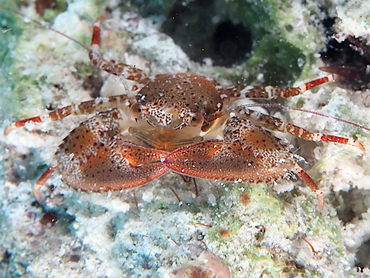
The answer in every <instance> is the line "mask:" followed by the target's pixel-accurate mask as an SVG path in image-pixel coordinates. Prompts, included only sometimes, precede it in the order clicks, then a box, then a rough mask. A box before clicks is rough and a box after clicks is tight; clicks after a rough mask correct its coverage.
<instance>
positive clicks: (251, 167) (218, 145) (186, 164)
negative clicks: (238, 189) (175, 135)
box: [163, 140, 291, 183]
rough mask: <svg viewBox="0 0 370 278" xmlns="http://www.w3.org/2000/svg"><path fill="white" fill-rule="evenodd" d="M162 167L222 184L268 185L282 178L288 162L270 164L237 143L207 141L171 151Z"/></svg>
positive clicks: (289, 164) (289, 163) (288, 165)
mask: <svg viewBox="0 0 370 278" xmlns="http://www.w3.org/2000/svg"><path fill="white" fill-rule="evenodd" d="M163 164H164V165H166V166H167V167H168V168H169V169H171V170H172V171H175V172H177V173H180V174H183V175H188V176H193V177H199V178H206V179H214V180H221V181H238V182H242V181H243V182H250V183H258V182H268V181H271V180H277V179H280V178H283V177H284V176H285V175H286V171H285V169H287V168H288V169H289V168H291V162H290V161H288V160H287V161H286V162H281V163H280V164H275V165H274V164H271V163H268V162H266V161H265V160H264V157H263V156H261V157H259V156H256V155H255V153H253V152H252V151H251V150H250V149H248V148H243V147H242V145H241V144H239V143H238V142H225V141H220V140H209V141H204V142H200V143H195V144H192V145H189V146H185V147H182V148H179V149H177V150H175V151H173V152H171V153H170V154H169V155H168V156H167V157H166V158H165V159H164V160H163Z"/></svg>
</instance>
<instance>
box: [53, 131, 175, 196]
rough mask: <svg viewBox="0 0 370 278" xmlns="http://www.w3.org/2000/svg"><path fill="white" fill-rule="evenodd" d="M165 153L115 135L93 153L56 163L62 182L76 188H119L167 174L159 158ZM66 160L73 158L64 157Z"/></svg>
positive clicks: (135, 184)
mask: <svg viewBox="0 0 370 278" xmlns="http://www.w3.org/2000/svg"><path fill="white" fill-rule="evenodd" d="M167 154H168V152H166V151H161V150H157V149H153V148H147V147H142V146H139V145H136V144H133V143H130V142H127V141H124V140H123V139H122V138H120V137H115V138H113V140H112V141H111V143H110V144H107V145H101V146H99V147H98V148H97V149H96V154H94V155H90V156H89V157H85V158H82V157H77V159H76V160H75V161H73V162H71V161H69V162H68V163H64V162H62V163H61V162H59V164H58V171H59V172H60V173H62V178H63V181H64V182H65V183H66V184H67V185H69V186H71V187H73V188H75V189H77V190H81V191H91V192H106V191H109V190H111V191H119V190H124V189H129V188H133V187H136V186H140V185H143V184H145V183H148V182H150V181H152V180H154V179H156V178H158V177H159V176H161V175H163V174H164V173H166V172H167V171H168V168H167V167H166V166H164V165H163V164H162V162H161V159H163V158H164V157H165V156H166V155H167ZM65 159H73V157H72V158H70V157H67V156H65ZM76 163H77V164H76Z"/></svg>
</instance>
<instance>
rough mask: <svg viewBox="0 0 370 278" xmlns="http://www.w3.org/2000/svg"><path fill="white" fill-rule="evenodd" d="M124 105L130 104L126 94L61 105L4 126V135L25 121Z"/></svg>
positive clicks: (43, 119)
mask: <svg viewBox="0 0 370 278" xmlns="http://www.w3.org/2000/svg"><path fill="white" fill-rule="evenodd" d="M125 106H130V101H129V99H128V98H127V96H126V95H119V96H111V97H108V98H96V99H94V100H89V101H84V102H81V103H80V104H73V105H69V106H66V107H62V108H59V109H56V110H54V111H52V112H49V113H46V114H44V115H40V116H36V117H32V118H28V119H24V120H21V121H17V122H14V123H12V124H10V125H8V126H7V127H6V128H5V130H4V135H5V136H6V135H8V134H9V132H11V131H12V130H14V129H16V128H20V127H24V126H25V125H26V124H27V123H42V122H50V121H58V120H60V119H63V118H65V117H67V116H69V115H83V114H92V113H97V112H100V111H105V110H109V109H112V108H123V107H125Z"/></svg>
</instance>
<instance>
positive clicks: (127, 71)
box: [89, 17, 149, 85]
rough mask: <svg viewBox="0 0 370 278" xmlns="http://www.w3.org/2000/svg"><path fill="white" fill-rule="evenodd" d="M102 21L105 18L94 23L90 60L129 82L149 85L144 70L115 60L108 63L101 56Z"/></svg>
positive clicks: (100, 67) (100, 18)
mask: <svg viewBox="0 0 370 278" xmlns="http://www.w3.org/2000/svg"><path fill="white" fill-rule="evenodd" d="M102 21H103V17H99V18H98V19H97V20H96V21H95V23H94V28H93V34H92V39H91V50H90V51H89V58H90V60H91V62H92V63H93V64H94V65H95V66H97V67H98V68H99V69H101V70H104V71H106V72H109V73H111V74H114V75H117V76H123V77H124V78H125V79H127V80H132V81H135V82H137V83H140V84H142V85H145V84H146V83H148V81H149V78H148V77H147V75H146V74H145V73H144V72H143V71H142V70H140V69H137V68H135V67H132V66H130V65H127V64H124V63H121V62H117V61H115V60H109V61H108V60H106V59H105V58H104V57H102V56H101V54H100V53H99V51H100V31H101V25H102Z"/></svg>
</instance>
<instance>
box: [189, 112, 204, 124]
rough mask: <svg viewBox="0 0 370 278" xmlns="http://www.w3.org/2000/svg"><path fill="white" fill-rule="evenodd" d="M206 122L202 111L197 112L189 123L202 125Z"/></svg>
mask: <svg viewBox="0 0 370 278" xmlns="http://www.w3.org/2000/svg"><path fill="white" fill-rule="evenodd" d="M203 122H204V117H203V115H202V114H201V113H199V112H197V113H195V114H194V115H193V116H192V117H191V120H190V123H189V125H190V126H192V127H200V126H201V125H202V124H203Z"/></svg>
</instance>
